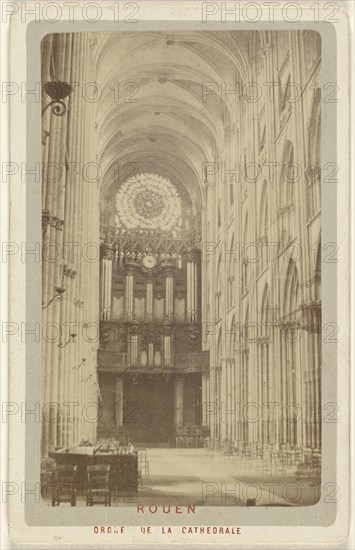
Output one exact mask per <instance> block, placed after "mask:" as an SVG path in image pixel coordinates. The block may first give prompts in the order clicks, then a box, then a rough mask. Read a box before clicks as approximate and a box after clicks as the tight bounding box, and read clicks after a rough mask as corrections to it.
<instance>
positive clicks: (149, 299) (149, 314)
mask: <svg viewBox="0 0 355 550" xmlns="http://www.w3.org/2000/svg"><path fill="white" fill-rule="evenodd" d="M146 301H147V306H146V321H147V322H148V323H150V322H151V321H152V319H153V283H152V281H150V280H148V281H147V294H146Z"/></svg>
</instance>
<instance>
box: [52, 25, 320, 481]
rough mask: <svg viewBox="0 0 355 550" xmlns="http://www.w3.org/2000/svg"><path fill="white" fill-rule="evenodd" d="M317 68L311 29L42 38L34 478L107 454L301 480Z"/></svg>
mask: <svg viewBox="0 0 355 550" xmlns="http://www.w3.org/2000/svg"><path fill="white" fill-rule="evenodd" d="M320 59H321V45H320V39H319V35H318V34H317V33H315V32H311V31H292V32H284V31H248V32H247V31H208V32H207V31H206V32H205V31H203V32H202V31H172V32H171V33H168V32H161V31H156V32H155V31H150V32H117V33H113V32H112V33H66V34H49V35H47V36H46V37H45V38H44V40H43V42H42V86H43V130H42V142H43V163H44V166H45V167H47V170H46V171H45V175H44V177H43V190H42V204H43V216H42V230H43V279H42V281H43V324H44V325H45V326H49V325H54V324H55V325H56V326H57V327H59V334H60V337H59V339H58V340H57V341H55V342H54V340H53V338H47V339H45V340H44V343H43V362H42V400H43V404H44V405H47V404H48V407H50V406H52V405H53V403H56V404H57V405H58V407H57V409H56V410H57V411H58V410H60V414H57V416H56V418H55V421H53V417H52V416H51V415H50V414H49V413H48V414H46V415H43V421H42V456H43V459H44V460H45V459H46V458H47V457H48V453H52V452H54V451H56V450H58V449H62V448H67V449H71V448H75V447H78V446H79V445H80V444H82V442H87V443H88V444H91V445H96V444H98V443H99V442H100V441H116V442H120V443H121V444H122V445H128V444H130V443H132V444H133V445H134V446H136V447H137V448H138V447H141V448H145V449H146V448H148V452H149V449H154V450H155V449H161V452H162V453H164V452H165V453H166V452H168V450H171V452H172V453H176V456H179V453H181V452H182V449H187V448H189V452H192V449H201V452H202V450H204V451H203V452H210V453H214V454H215V455H216V456H217V455H218V456H219V455H223V456H231V455H234V456H237V457H242V458H243V460H244V459H245V460H249V461H251V462H252V463H253V461H254V463H255V464H256V462H255V461H257V460H262V461H264V463H265V464H268V460H269V458H270V457H271V458H272V457H277V458H278V459H280V460H279V462H280V464H281V465H284V466H285V471H286V470H287V468H288V466H290V467H291V466H292V467H297V466H298V465H299V464H306V463H307V464H312V465H313V469H312V468H311V467H309V468H310V469H309V472H311V473H310V475H313V473H314V471H315V469H317V468H316V467H315V464H318V465H319V460H320V458H319V457H320V453H321V339H320V323H321V239H320V230H321V223H320V207H321V203H320V157H321V143H320V142H321V140H320V115H321V112H320V108H321V97H320V96H321V91H320V90H321V85H320V79H321V76H320ZM47 107H48V108H47ZM53 166H56V167H59V168H62V169H59V170H57V171H56V174H57V177H56V178H55V177H54V176H53V173H52V171H51V170H53ZM58 174H59V175H58ZM52 246H55V247H56V250H60V251H62V254H60V259H59V260H58V259H56V261H53V260H52V259H51V258H50V253H49V250H50V249H51V247H52ZM56 258H57V257H56ZM73 403H76V405H75V406H74V405H72V406H70V404H73ZM206 449H207V451H206ZM154 452H155V451H154ZM196 452H197V451H196ZM153 455H154V453H153ZM153 455H152V457H153ZM164 456H165V455H164ZM285 456H286V459H285V460H286V461H287V464H286V463H284V462H283V459H282V457H285ZM307 456H309V457H311V458H310V459H309V461H308V462H307V460H305V458H306V457H307ZM317 457H318V462H317ZM271 458H270V460H271ZM157 460H158V459H157ZM151 461H153V464H151V467H152V468H154V459H153V458H151ZM307 468H308V466H307V467H306V466H305V469H307Z"/></svg>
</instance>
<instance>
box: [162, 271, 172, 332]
mask: <svg viewBox="0 0 355 550" xmlns="http://www.w3.org/2000/svg"><path fill="white" fill-rule="evenodd" d="M164 271H165V319H166V320H167V321H169V322H170V323H171V322H172V321H173V319H174V266H166V267H165V269H164Z"/></svg>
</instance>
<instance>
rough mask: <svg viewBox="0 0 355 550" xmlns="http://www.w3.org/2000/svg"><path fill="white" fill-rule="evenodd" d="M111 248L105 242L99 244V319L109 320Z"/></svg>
mask: <svg viewBox="0 0 355 550" xmlns="http://www.w3.org/2000/svg"><path fill="white" fill-rule="evenodd" d="M113 253H114V251H113V249H112V248H111V247H110V246H108V245H107V244H103V245H101V277H100V281H101V296H100V309H101V320H102V321H109V320H110V318H111V289H112V260H113Z"/></svg>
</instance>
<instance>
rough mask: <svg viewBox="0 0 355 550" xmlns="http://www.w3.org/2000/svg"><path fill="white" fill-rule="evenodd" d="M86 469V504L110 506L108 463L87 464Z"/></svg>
mask: <svg viewBox="0 0 355 550" xmlns="http://www.w3.org/2000/svg"><path fill="white" fill-rule="evenodd" d="M86 471H87V476H88V486H87V489H86V506H94V504H104V505H105V506H111V488H110V465H109V464H97V465H95V466H88V467H87V469H86Z"/></svg>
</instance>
